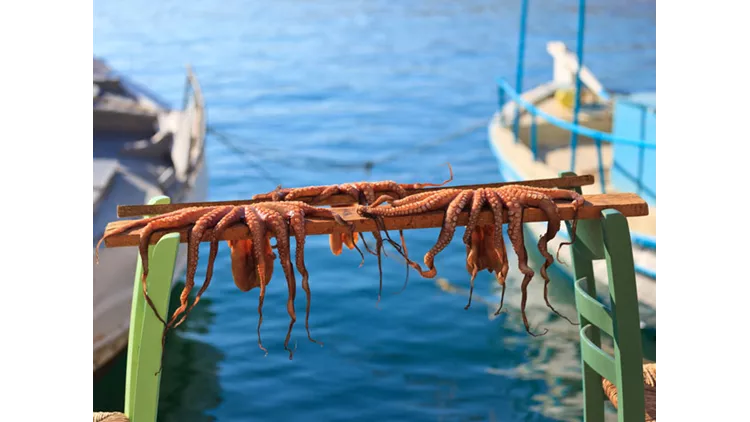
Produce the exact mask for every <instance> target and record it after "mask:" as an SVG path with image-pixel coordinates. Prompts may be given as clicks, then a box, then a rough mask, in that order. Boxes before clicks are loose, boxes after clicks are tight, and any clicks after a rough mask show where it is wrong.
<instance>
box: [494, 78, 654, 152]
mask: <svg viewBox="0 0 750 422" xmlns="http://www.w3.org/2000/svg"><path fill="white" fill-rule="evenodd" d="M497 84H498V86H499V87H500V88H501V89H502V90H503V91H504V92H505V95H508V96H509V97H510V100H512V101H514V102H515V103H516V104H520V105H521V108H523V109H524V110H525V111H527V112H528V113H529V114H532V115H536V116H540V117H543V118H544V120H546V121H547V122H548V123H550V124H553V125H555V126H557V127H559V128H561V129H565V130H568V131H571V132H577V133H578V134H579V135H583V136H588V137H590V138H592V139H599V140H601V141H605V142H610V143H613V144H623V145H630V146H635V147H639V148H646V149H656V143H651V142H646V141H644V140H641V139H638V140H636V139H628V138H622V137H619V136H614V135H612V134H611V133H606V132H600V131H598V130H595V129H591V128H588V127H585V126H579V125H573V124H571V123H570V122H566V121H565V120H562V119H560V118H559V117H555V116H552V115H551V114H547V113H545V112H544V111H542V110H540V109H538V108H537V107H536V106H535V105H534V104H531V103H530V102H528V101H526V100H524V99H523V98H521V96H520V95H519V94H518V93H517V92H516V91H515V90H514V89H513V88H512V87H511V86H510V85H509V84H508V82H506V81H505V80H504V79H502V78H498V79H497Z"/></svg>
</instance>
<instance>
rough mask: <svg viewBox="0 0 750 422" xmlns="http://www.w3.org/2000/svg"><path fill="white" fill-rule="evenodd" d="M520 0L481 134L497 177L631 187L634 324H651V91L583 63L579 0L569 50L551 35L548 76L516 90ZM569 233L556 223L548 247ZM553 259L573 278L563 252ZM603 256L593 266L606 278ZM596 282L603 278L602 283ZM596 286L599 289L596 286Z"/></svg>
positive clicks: (605, 189) (532, 228) (535, 229)
mask: <svg viewBox="0 0 750 422" xmlns="http://www.w3.org/2000/svg"><path fill="white" fill-rule="evenodd" d="M527 15H528V0H522V8H521V26H520V33H519V49H518V67H517V73H516V80H515V88H514V87H513V86H512V85H511V83H510V82H509V81H507V80H505V79H502V78H500V79H498V80H497V87H498V106H499V107H498V110H497V112H496V113H495V114H494V116H493V117H492V119H491V121H490V123H489V128H488V131H489V142H490V146H491V149H492V151H493V153H494V155H495V156H496V158H497V161H498V164H499V168H500V174H501V177H502V178H503V180H506V181H514V180H527V179H541V178H552V177H557V176H558V175H559V174H560V173H562V172H568V171H572V172H575V173H576V174H579V175H583V174H592V175H594V176H595V180H596V183H595V184H594V185H591V186H584V187H583V193H584V194H598V193H614V192H635V193H637V194H638V195H640V196H641V197H642V198H644V199H645V200H646V201H647V202H648V204H649V209H650V210H649V215H648V216H646V217H637V218H631V219H629V220H630V221H629V222H628V223H629V225H630V229H631V237H632V241H633V242H632V243H633V255H634V258H635V269H636V273H637V280H636V283H637V286H638V297H639V302H640V305H641V319H642V327H643V328H644V329H652V330H655V328H656V92H637V93H630V94H612V93H610V92H608V91H607V90H606V89H605V88H604V87H603V86H602V84H601V83H600V82H599V80H598V79H597V78H596V77H595V76H594V74H593V73H592V72H591V70H590V69H588V68H587V67H586V66H584V65H583V44H584V43H583V35H584V17H585V2H584V1H583V0H581V1H580V6H579V22H578V39H577V49H576V50H577V51H576V53H573V52H571V51H570V50H569V49H568V48H567V47H566V46H565V45H564V44H563V43H562V42H559V41H551V42H549V43H548V44H547V52H548V53H549V54H550V55H551V56H552V59H553V68H552V69H551V71H552V72H551V73H552V75H551V76H552V78H551V80H549V81H547V82H545V83H542V84H539V85H537V86H534V87H532V88H531V89H528V90H525V91H522V86H523V70H524V69H523V58H524V40H525V35H526V34H525V32H526V18H527ZM545 229H546V228H545V225H544V224H543V223H529V224H526V228H525V235H526V237H527V238H528V240H527V241H529V242H531V241H533V242H536V240H537V239H539V236H540V235H541V234H542V233H544V231H545ZM569 238H570V236H569V234H568V232H567V230H566V229H565V227H564V226H563V229H562V230H561V232H560V234H559V235H558V237H557V239H556V240H555V241H554V242H551V243H550V248H551V250H556V249H557V246H558V245H559V243H560V242H564V241H567V240H568V239H569ZM560 258H561V259H562V261H563V262H565V263H567V265H565V264H560V263H556V265H557V266H558V268H559V269H560V270H562V273H563V274H565V275H567V276H568V278H569V279H570V281H571V282H572V281H573V272H572V266H571V258H570V252H569V251H568V250H567V248H563V249H562V251H561V253H560ZM606 271H607V268H606V264H605V263H604V262H603V261H602V262H601V263H600V266H599V267H595V273H596V278H597V281H599V282H601V283H606V280H607V276H606ZM602 287H603V286H602ZM599 291H606V289H604V288H602V289H601V290H599Z"/></svg>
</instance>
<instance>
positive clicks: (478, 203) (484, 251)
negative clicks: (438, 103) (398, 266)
mask: <svg viewBox="0 0 750 422" xmlns="http://www.w3.org/2000/svg"><path fill="white" fill-rule="evenodd" d="M554 199H567V200H572V201H573V209H574V211H575V214H576V218H574V220H573V224H572V227H571V240H570V242H565V243H563V244H561V245H560V247H562V246H563V245H569V244H572V243H573V242H574V241H575V230H576V224H577V215H578V209H579V208H580V207H581V206H582V205H583V204H584V199H583V197H582V196H581V195H579V194H578V193H576V192H574V191H571V190H565V189H545V188H535V187H530V186H521V185H508V186H502V187H499V188H479V189H475V190H472V189H467V190H461V189H444V190H436V191H434V192H424V193H419V194H415V195H411V196H408V197H406V198H402V199H394V198H391V197H386V196H381V197H380V198H378V199H377V200H376V201H374V202H373V203H372V204H371V205H369V206H368V205H361V206H358V208H357V212H358V213H359V214H360V215H362V216H366V217H371V218H373V217H387V216H406V215H416V214H422V213H425V212H430V211H438V210H445V218H444V220H443V225H442V228H441V231H440V234H439V236H438V240H437V243H436V244H435V245H434V246H433V247H432V248H431V249H430V250H429V251H428V252H427V253H426V254H425V256H424V264H425V265H426V266H427V270H422V268H421V267H420V266H419V265H417V264H416V263H413V262H410V265H411V266H412V267H413V268H415V269H416V270H417V271H418V272H419V273H420V275H421V276H423V277H426V278H433V277H435V275H437V269H436V267H435V257H436V256H437V254H438V253H440V252H441V251H442V250H443V249H445V247H446V246H448V244H449V243H450V241H451V240H452V239H453V234H454V233H455V230H456V226H457V224H458V216H459V215H460V214H461V212H462V211H463V210H464V209H465V208H466V207H467V206H469V204H471V205H470V211H469V220H468V223H467V225H466V231H465V233H464V238H463V242H464V244H465V245H466V252H467V257H466V269H467V271H468V272H469V273H470V274H471V281H470V284H471V287H470V293H473V289H474V279H475V277H476V275H477V273H478V272H479V271H482V270H484V269H486V270H488V271H489V272H490V273H493V272H494V273H495V275H496V279H497V282H498V284H499V285H500V286H501V288H502V293H501V294H502V296H503V297H504V294H505V278H506V276H507V273H508V257H507V252H506V249H505V244H504V243H505V241H504V239H503V235H502V225H503V221H504V220H503V217H504V213H505V212H506V210H507V213H508V218H509V220H510V221H509V224H508V236H509V237H510V241H511V243H512V246H513V249H514V251H515V252H516V255H517V256H518V268H519V270H520V271H521V272H522V273H523V275H524V277H523V281H522V282H521V315H522V318H523V322H524V326H525V327H526V331H527V332H528V333H529V334H531V335H534V336H535V335H536V334H534V333H532V332H531V330H530V328H529V322H528V319H527V318H526V300H527V287H528V284H529V283H530V282H531V279H532V277H533V276H534V271H533V270H532V269H531V268H529V266H528V256H527V254H526V249H525V246H524V239H523V228H522V225H523V210H524V209H525V208H528V207H534V208H539V209H541V210H542V211H543V212H544V213H545V214H546V216H547V219H548V220H549V222H548V224H547V231H546V232H545V233H544V234H543V235H542V236H541V237H540V239H539V243H538V245H537V246H538V248H539V251H540V252H541V254H542V256H543V257H544V258H545V262H544V263H543V264H542V268H541V270H540V274H541V275H542V278H544V300H545V303H546V304H547V306H548V307H549V308H550V309H551V310H552V311H554V312H555V313H556V314H557V315H560V316H561V317H563V318H565V319H567V320H568V321H569V322H570V320H569V319H568V318H566V317H565V316H563V315H561V314H560V313H559V312H557V311H556V310H555V309H554V307H552V305H551V304H550V302H549V299H548V297H547V286H548V284H549V281H550V279H549V276H548V274H547V268H549V266H550V265H552V263H553V262H554V261H553V258H552V255H550V253H549V252H548V250H547V245H548V243H549V241H550V240H552V239H553V238H554V237H555V235H556V234H557V232H558V231H559V230H560V215H559V212H558V209H557V205H556V204H555V202H554V201H553V200H554ZM385 202H387V203H389V204H390V206H378V205H380V204H382V203H385ZM485 204H488V205H489V207H490V209H491V210H492V213H493V224H491V225H482V226H479V225H478V221H479V215H480V213H481V211H482V208H483V207H484V205H485ZM558 253H559V248H558ZM503 297H501V299H500V307H499V308H498V309H497V311H496V312H495V315H498V314H499V313H500V311H501V309H502V303H503ZM470 305H471V294H470V296H469V302H468V304H467V305H466V308H467V309H468V307H469V306H470ZM571 323H572V322H571ZM545 333H546V331H545Z"/></svg>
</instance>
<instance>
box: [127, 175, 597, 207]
mask: <svg viewBox="0 0 750 422" xmlns="http://www.w3.org/2000/svg"><path fill="white" fill-rule="evenodd" d="M592 184H594V176H593V175H583V176H566V177H555V178H552V179H538V180H526V181H523V182H502V183H489V184H483V185H460V186H442V187H437V188H423V189H407V190H406V191H407V192H408V193H409V194H415V193H420V192H429V191H435V190H442V189H477V188H480V187H484V188H496V187H500V186H506V185H525V186H534V187H538V188H573V187H579V186H587V185H592ZM379 195H395V192H380V193H379ZM299 200H300V201H302V202H308V203H309V202H311V200H312V197H300V198H299ZM257 202H262V201H258V200H251V199H244V200H237V201H217V202H185V203H181V204H166V205H120V206H118V207H117V216H118V217H120V218H123V217H137V216H141V215H156V214H164V213H168V212H171V211H175V210H178V209H182V208H187V207H202V206H214V205H245V204H254V203H257ZM353 203H354V198H352V197H351V196H349V195H333V196H331V197H330V198H328V199H326V200H325V201H322V202H320V203H316V204H315V205H351V204H353Z"/></svg>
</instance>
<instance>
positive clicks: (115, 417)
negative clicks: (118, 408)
mask: <svg viewBox="0 0 750 422" xmlns="http://www.w3.org/2000/svg"><path fill="white" fill-rule="evenodd" d="M94 422H130V419H128V417H127V416H125V414H124V413H120V412H94Z"/></svg>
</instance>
